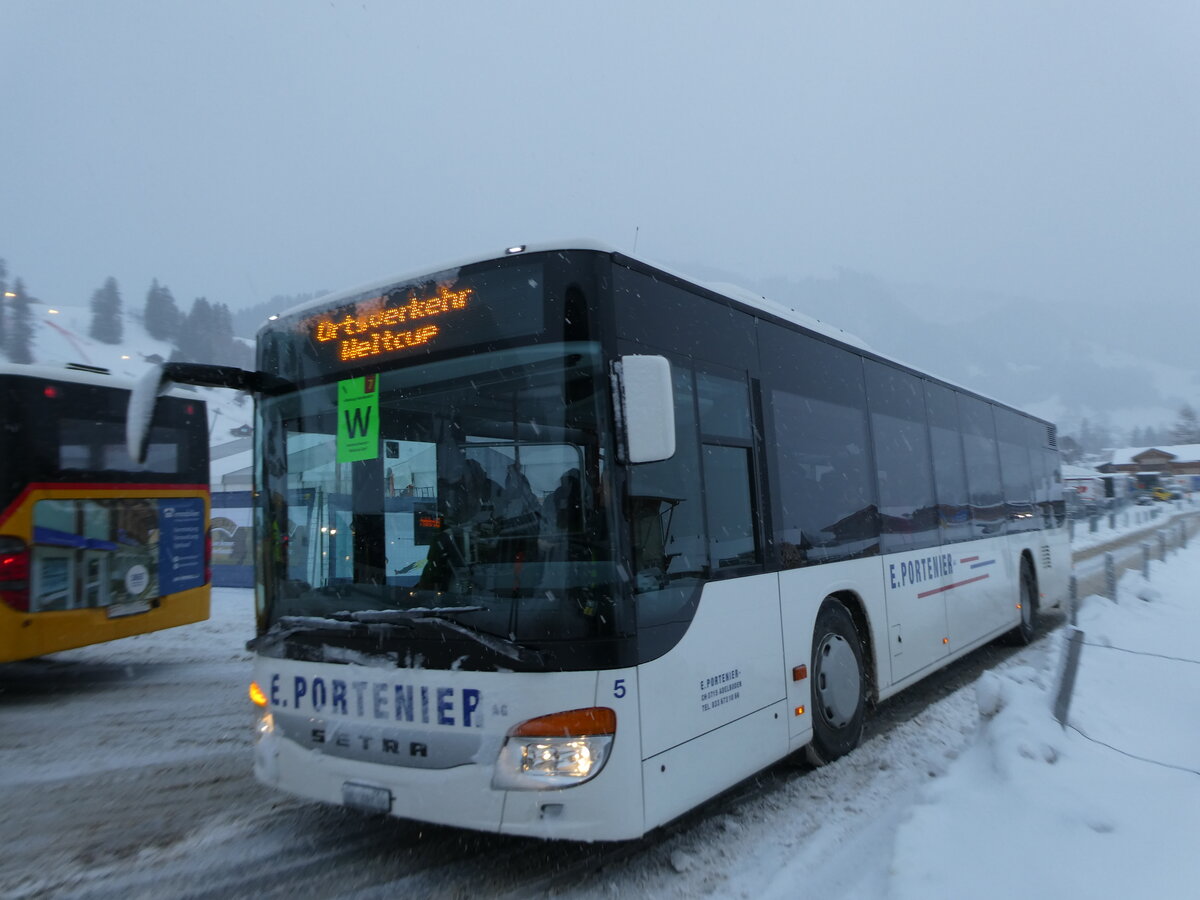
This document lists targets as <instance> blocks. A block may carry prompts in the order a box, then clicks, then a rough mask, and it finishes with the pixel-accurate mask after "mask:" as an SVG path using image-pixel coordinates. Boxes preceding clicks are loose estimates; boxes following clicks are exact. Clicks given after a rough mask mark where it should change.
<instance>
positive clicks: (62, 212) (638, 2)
mask: <svg viewBox="0 0 1200 900" xmlns="http://www.w3.org/2000/svg"><path fill="white" fill-rule="evenodd" d="M0 35H2V36H3V37H2V38H0V257H2V258H5V259H6V260H7V261H8V266H9V271H10V274H14V275H19V276H21V277H23V278H24V280H25V282H26V285H27V287H28V289H29V291H30V292H31V293H33V294H34V295H36V296H38V297H40V298H42V299H45V300H47V301H50V302H57V303H61V304H67V303H72V302H74V303H83V302H86V301H87V299H88V298H89V297H90V296H91V293H92V291H93V290H95V289H96V288H97V287H99V286H100V284H101V283H102V282H103V281H104V279H105V278H106V277H107V276H109V275H113V276H115V277H116V278H117V279H118V281H119V282H120V284H121V287H122V291H123V293H124V296H125V299H126V302H127V304H128V303H134V304H137V305H140V304H141V302H142V300H143V299H144V297H145V292H146V289H147V287H148V286H149V282H150V279H151V278H153V277H156V278H158V279H159V280H160V281H162V282H165V283H166V284H167V285H168V286H169V287H171V289H172V290H173V291H174V293H175V295H176V298H177V299H178V300H179V301H180V302H181V304H184V305H186V304H188V303H189V302H190V300H191V299H192V298H194V297H196V296H199V295H204V296H207V297H208V298H209V299H210V300H212V301H219V302H225V303H228V304H229V305H230V306H232V307H234V308H238V307H241V306H244V305H247V304H249V303H252V302H257V301H259V300H264V299H267V298H269V297H270V296H271V295H273V294H292V293H299V292H306V291H312V290H316V289H320V288H329V289H338V288H343V287H348V286H351V285H354V284H358V283H361V282H364V281H368V280H371V279H374V278H377V277H384V276H388V275H390V274H393V273H400V272H407V271H412V270H416V269H424V268H429V267H432V266H434V265H436V264H438V263H441V262H444V261H448V260H452V259H455V258H458V257H461V256H465V255H473V254H476V253H482V252H490V251H500V250H502V249H503V248H504V247H505V246H507V245H509V244H512V243H520V242H532V241H539V240H546V239H554V238H559V237H579V236H587V237H591V238H596V239H599V240H602V241H606V242H608V243H611V244H613V245H615V246H616V247H618V248H619V249H623V250H626V251H629V250H631V249H632V248H633V245H634V241H635V235H636V240H637V252H638V255H641V256H646V257H649V258H651V259H653V260H657V261H664V262H668V263H671V264H673V265H676V266H677V267H680V268H684V269H686V268H687V267H688V266H689V264H703V265H706V266H714V267H717V268H721V269H725V270H728V271H730V272H732V273H735V274H741V275H742V276H743V277H745V278H746V279H747V280H752V279H758V278H760V277H766V276H776V275H784V276H789V277H796V278H801V277H803V276H806V275H827V274H829V273H831V272H833V271H835V270H836V269H838V268H851V269H855V270H860V271H864V272H870V273H873V274H875V275H877V276H879V277H881V278H885V279H890V280H895V281H905V282H921V283H932V284H938V285H943V286H963V287H971V288H983V289H988V290H994V291H999V292H1004V293H1009V294H1017V295H1021V296H1026V297H1032V298H1035V299H1044V300H1047V301H1056V302H1062V303H1070V304H1083V303H1085V302H1100V303H1102V304H1104V306H1105V308H1112V309H1114V310H1115V309H1117V308H1118V304H1122V305H1123V304H1134V305H1135V308H1136V309H1137V310H1138V311H1139V312H1140V313H1143V314H1145V313H1148V312H1149V304H1151V303H1161V304H1165V305H1166V306H1167V310H1166V314H1167V315H1172V314H1182V313H1183V312H1185V311H1186V312H1189V313H1190V312H1194V310H1195V308H1196V300H1197V296H1196V295H1197V288H1196V286H1197V284H1200V52H1198V51H1197V46H1200V4H1197V3H1193V2H1189V0H1177V2H1164V3H1159V2H1145V0H1138V2H1127V3H1118V2H1111V0H1110V2H1077V3H1062V2H1047V0H1008V2H975V3H971V2H958V0H946V2H940V3H935V2H924V0H919V2H911V0H910V2H902V3H897V2H886V3H885V2H876V3H819V4H818V3H811V2H777V3H761V2H752V0H739V2H738V3H732V2H720V3H716V2H692V3H684V2H654V0H634V2H613V0H606V2H604V3H588V4H584V3H569V2H563V0H559V2H536V3H535V2H521V0H510V2H505V3H497V2H486V3H485V2H457V3H452V2H446V3H416V2H394V3H393V2H389V3H385V2H381V0H365V2H363V0H355V2H343V0H332V2H331V0H324V2H304V0H204V2H194V3H182V2H167V0H145V2H117V0H105V2H82V0H79V2H51V0H0ZM1164 321H1165V320H1164Z"/></svg>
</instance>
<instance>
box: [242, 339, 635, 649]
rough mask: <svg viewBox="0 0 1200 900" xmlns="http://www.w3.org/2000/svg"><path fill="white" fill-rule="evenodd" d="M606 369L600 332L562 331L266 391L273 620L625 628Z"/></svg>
mask: <svg viewBox="0 0 1200 900" xmlns="http://www.w3.org/2000/svg"><path fill="white" fill-rule="evenodd" d="M606 385H607V380H606V378H605V377H604V369H603V366H602V365H601V355H600V350H599V346H598V345H596V344H592V343H586V342H575V343H545V344H538V345H533V346H526V347H518V348H512V349H506V350H498V351H493V352H490V353H475V354H471V355H467V356H464V357H460V358H455V359H449V360H443V361H440V362H432V363H426V364H418V365H410V366H407V367H404V368H398V369H393V370H390V371H383V372H380V373H379V374H377V375H373V376H367V377H366V378H365V379H362V378H360V379H345V380H343V381H340V382H331V383H327V384H322V385H317V386H311V387H303V388H300V389H298V390H296V391H294V392H292V393H288V394H285V395H279V396H268V397H264V398H263V400H262V402H261V404H260V416H261V419H262V421H261V423H260V440H262V441H263V454H264V462H263V471H262V473H261V475H262V480H261V484H262V485H263V490H261V491H260V493H259V503H260V521H261V522H262V523H263V524H264V525H265V526H266V530H265V531H264V532H262V533H264V534H266V535H267V536H268V542H267V545H266V547H265V548H264V558H263V563H264V565H265V566H266V567H267V569H268V573H269V574H268V577H267V578H265V579H264V582H265V584H267V585H270V586H271V590H272V594H273V596H269V597H268V598H267V608H266V610H265V613H266V615H265V622H263V623H261V624H263V625H265V626H266V627H270V626H272V625H275V624H277V623H279V622H280V620H281V619H284V617H292V618H290V619H288V620H287V621H285V622H284V624H285V625H288V624H291V623H294V622H295V618H294V617H315V618H317V619H322V618H325V619H329V618H332V619H349V620H351V621H360V622H362V621H376V622H378V621H388V619H387V617H386V616H384V617H383V618H382V619H381V618H380V617H379V616H377V615H375V614H376V613H388V612H391V613H396V614H402V615H398V618H399V619H400V620H401V621H403V620H405V619H413V620H415V619H417V618H421V617H424V618H426V619H430V618H435V617H436V618H438V619H445V620H450V621H452V622H453V623H454V625H455V626H456V627H459V628H461V629H469V630H470V631H471V632H473V633H476V634H482V635H488V636H495V637H496V638H499V639H502V640H505V641H516V642H520V643H522V644H529V643H531V642H532V643H541V642H545V641H564V640H565V641H578V640H580V639H581V638H588V637H598V636H613V635H616V634H618V633H620V632H621V631H623V630H625V623H624V622H623V621H622V619H623V618H624V617H623V616H622V615H620V614H619V612H618V610H617V608H616V605H615V604H614V602H613V597H614V594H615V593H616V592H617V591H616V585H617V577H616V573H617V571H618V567H617V565H616V562H615V557H614V551H613V541H612V539H611V536H612V535H613V533H614V529H613V526H612V522H611V517H612V515H613V510H612V504H611V503H610V502H609V496H610V491H609V489H608V486H607V485H608V479H609V477H610V472H609V471H608V468H609V465H610V460H611V456H610V453H609V451H608V449H607V443H606V442H607V440H608V438H607V437H606V435H608V434H609V433H610V432H611V427H610V426H609V424H608V423H607V421H606V419H607V415H608V414H607V412H606V408H607V404H606V403H605V402H604V399H605V393H604V392H605V391H606V389H607V388H606ZM355 392H357V394H355V396H356V398H357V399H353V400H348V399H347V398H348V396H349V395H350V394H353V393H355ZM364 398H365V399H364ZM339 425H340V426H341V431H340V433H339ZM410 614H411V615H410ZM396 618H397V616H393V618H392V620H395V619H396Z"/></svg>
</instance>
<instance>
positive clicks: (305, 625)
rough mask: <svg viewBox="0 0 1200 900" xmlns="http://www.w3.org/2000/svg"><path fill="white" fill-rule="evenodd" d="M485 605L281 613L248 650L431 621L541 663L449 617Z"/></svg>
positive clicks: (533, 653) (539, 657) (534, 654)
mask: <svg viewBox="0 0 1200 900" xmlns="http://www.w3.org/2000/svg"><path fill="white" fill-rule="evenodd" d="M486 609H487V607H484V606H448V607H440V608H430V609H411V610H408V609H381V610H359V611H356V612H348V611H341V612H336V613H331V614H329V615H327V616H281V617H280V618H279V621H277V622H276V623H275V624H274V625H272V626H271V629H270V630H269V631H268V632H267V633H266V634H264V635H262V636H261V637H258V638H255V639H253V640H252V641H250V642H248V643H247V644H246V649H248V650H258V649H261V648H263V647H264V646H265V645H266V644H267V643H268V642H285V641H286V640H287V639H288V638H289V637H291V636H292V635H295V634H306V633H313V632H328V633H333V634H344V635H352V634H354V632H355V631H356V630H358V629H361V628H363V627H364V626H365V627H367V628H370V627H372V626H383V627H385V628H400V629H405V630H407V631H412V630H413V629H414V628H416V627H417V625H418V624H419V623H425V622H428V623H431V624H433V625H436V626H438V627H439V628H444V629H446V630H447V631H453V632H454V633H455V634H459V635H462V636H463V637H465V638H468V639H470V640H472V641H475V642H476V643H477V644H480V645H482V646H484V647H486V648H487V649H488V650H491V651H492V652H493V653H495V654H497V655H498V656H503V657H506V658H508V659H511V660H515V661H516V662H520V663H524V664H526V665H537V666H539V667H540V666H542V665H544V664H545V657H544V655H543V654H542V653H541V651H538V650H532V649H530V648H529V647H526V646H524V645H522V644H519V643H517V642H516V641H514V640H511V639H510V638H504V637H500V636H499V635H494V634H488V633H487V632H485V631H480V630H479V629H477V628H472V627H470V626H469V625H463V624H462V623H461V622H456V621H454V620H453V619H451V618H449V616H452V615H458V614H462V613H469V612H483V611H485V610H486Z"/></svg>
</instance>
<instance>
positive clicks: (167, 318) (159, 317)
mask: <svg viewBox="0 0 1200 900" xmlns="http://www.w3.org/2000/svg"><path fill="white" fill-rule="evenodd" d="M142 322H143V323H144V324H145V326H146V333H147V334H149V335H150V337H152V338H155V339H156V340H160V341H172V340H174V339H175V338H176V337H177V336H178V335H179V328H180V325H182V324H183V313H181V312H180V311H179V307H178V306H176V305H175V298H174V297H173V296H172V295H171V289H170V288H168V287H167V286H166V285H160V284H159V283H158V279H157V278H156V279H154V282H153V283H152V284H151V285H150V290H149V292H148V293H147V294H146V308H145V311H144V312H143V313H142Z"/></svg>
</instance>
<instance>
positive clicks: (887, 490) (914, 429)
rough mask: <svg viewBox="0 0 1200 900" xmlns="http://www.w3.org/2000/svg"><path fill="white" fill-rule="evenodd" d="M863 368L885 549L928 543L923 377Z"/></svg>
mask: <svg viewBox="0 0 1200 900" xmlns="http://www.w3.org/2000/svg"><path fill="white" fill-rule="evenodd" d="M864 366H865V369H866V378H867V405H868V407H869V408H870V410H871V437H872V440H873V442H874V449H875V469H876V472H877V473H878V479H879V515H880V532H881V540H882V549H883V552H884V553H891V552H896V551H900V550H919V549H921V548H923V547H931V546H933V545H935V544H937V543H938V540H939V536H938V517H937V502H936V500H935V498H934V491H933V472H932V470H931V468H930V450H929V432H928V429H927V427H926V421H925V392H924V390H923V389H922V383H921V380H920V379H919V378H917V377H916V376H915V375H910V374H909V373H907V372H903V371H901V370H899V369H897V368H895V367H893V366H888V365H884V364H882V363H877V362H875V361H873V360H866V361H865V362H864Z"/></svg>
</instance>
